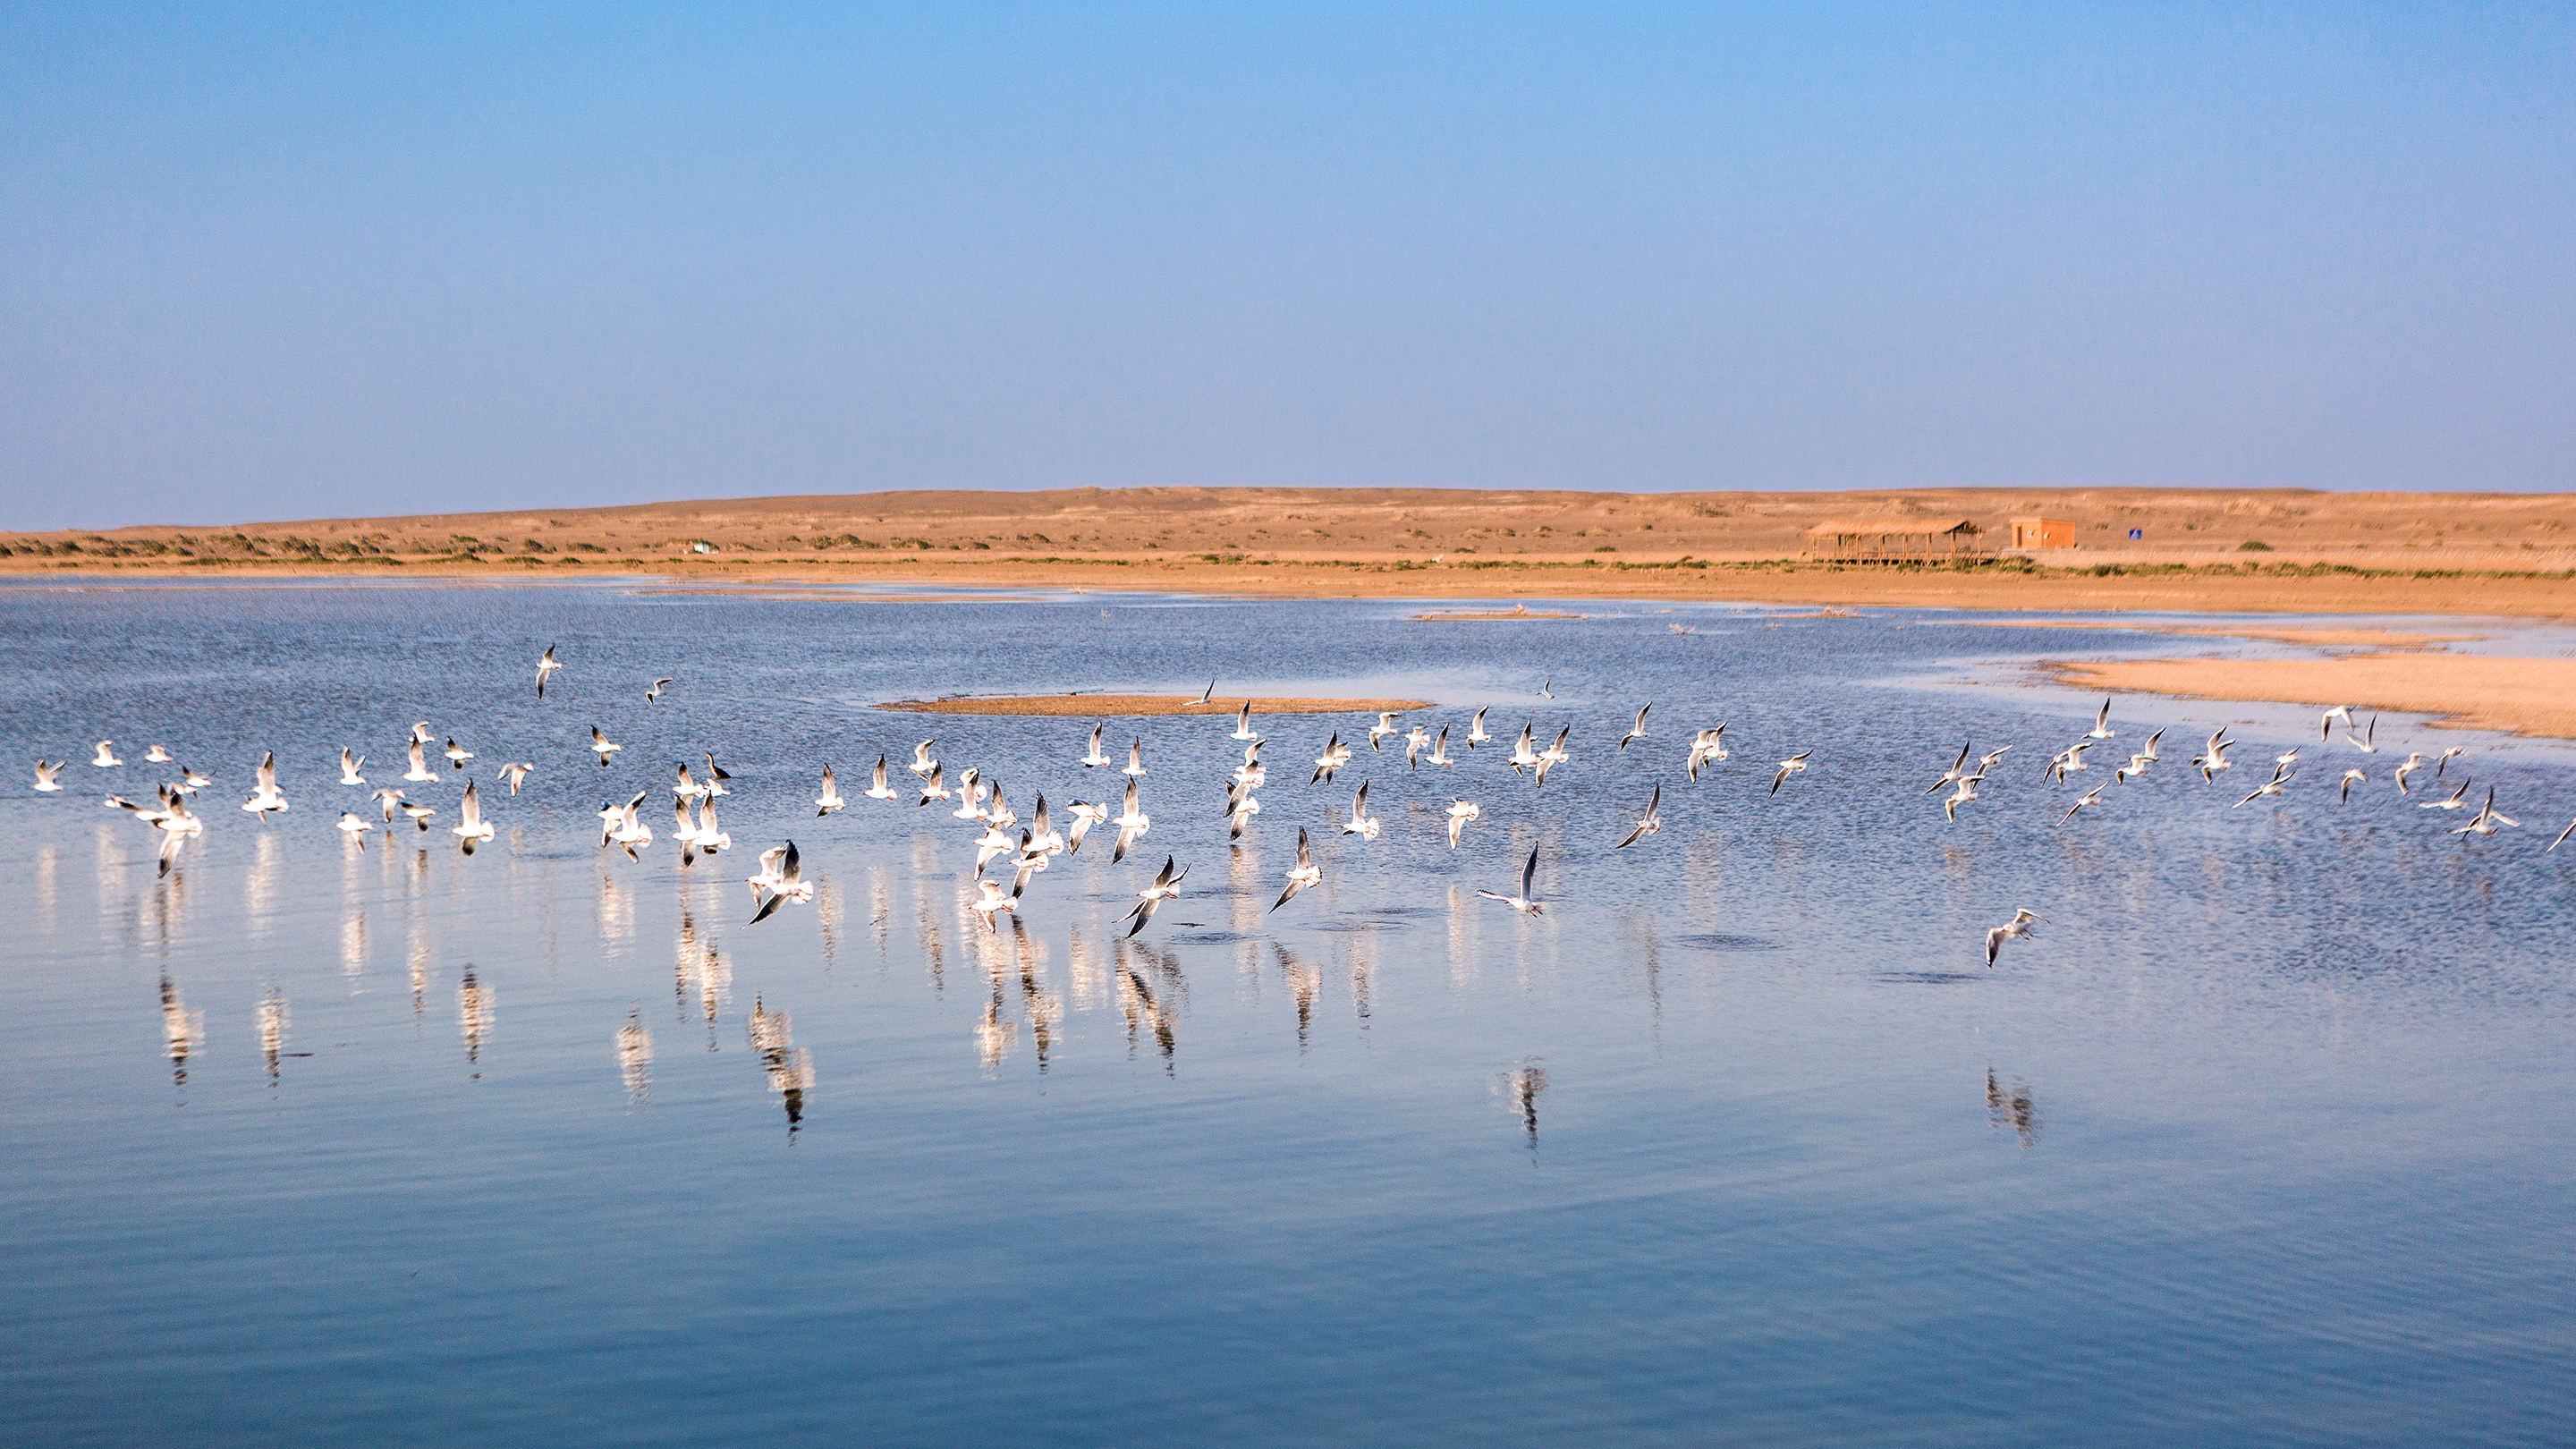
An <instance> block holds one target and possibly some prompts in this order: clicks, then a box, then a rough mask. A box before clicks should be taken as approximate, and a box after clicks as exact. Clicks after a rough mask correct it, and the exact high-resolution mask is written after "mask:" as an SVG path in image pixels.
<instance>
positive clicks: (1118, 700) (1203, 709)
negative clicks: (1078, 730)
mask: <svg viewBox="0 0 2576 1449" xmlns="http://www.w3.org/2000/svg"><path fill="white" fill-rule="evenodd" d="M1243 705H1244V700H1243V696H1241V695H1235V696H1233V697H1231V698H1219V699H1215V700H1211V701H1210V702H1208V703H1206V704H1201V703H1199V702H1198V698H1197V697H1196V696H1195V695H1183V694H1019V695H983V696H964V697H960V698H956V699H898V700H891V701H889V702H887V703H885V704H880V705H878V706H877V708H879V709H894V710H903V711H905V712H907V713H911V714H983V715H1042V716H1046V717H1049V718H1090V717H1093V716H1136V715H1166V714H1194V715H1200V716H1203V717H1205V718H1209V719H1215V718H1218V717H1220V716H1222V717H1224V718H1228V719H1231V718H1233V717H1234V715H1235V714H1236V712H1237V711H1239V710H1241V709H1242V708H1243ZM1431 707H1432V705H1431V702H1430V701H1429V700H1423V699H1300V698H1288V697H1275V698H1265V697H1263V696H1260V695H1255V696H1253V699H1252V717H1253V718H1254V719H1259V718H1261V717H1262V716H1263V715H1266V714H1381V713H1384V712H1387V711H1390V710H1392V711H1394V712H1396V713H1399V714H1409V713H1411V712H1413V711H1415V710H1423V709H1429V708H1431Z"/></svg>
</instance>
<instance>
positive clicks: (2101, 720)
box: [2084, 699, 2116, 740]
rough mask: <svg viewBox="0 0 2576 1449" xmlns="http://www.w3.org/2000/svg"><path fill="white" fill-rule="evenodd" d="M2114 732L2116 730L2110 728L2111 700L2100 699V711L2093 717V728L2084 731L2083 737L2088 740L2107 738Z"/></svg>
mask: <svg viewBox="0 0 2576 1449" xmlns="http://www.w3.org/2000/svg"><path fill="white" fill-rule="evenodd" d="M2115 733H2116V731H2114V730H2113V729H2112V728H2111V701H2110V700H2108V699H2104V700H2103V701H2102V712H2101V713H2100V714H2098V715H2095V716H2094V717H2093V728H2091V729H2089V730H2086V731H2085V732H2084V738H2086V739H2088V740H2107V739H2109V738H2111V737H2112V735H2113V734H2115Z"/></svg>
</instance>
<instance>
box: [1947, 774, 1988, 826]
mask: <svg viewBox="0 0 2576 1449" xmlns="http://www.w3.org/2000/svg"><path fill="white" fill-rule="evenodd" d="M1984 778H1986V772H1985V771H1983V770H1979V771H1978V772H1977V773H1975V774H1973V775H1961V776H1960V777H1959V788H1958V789H1956V790H1953V791H1951V792H1950V794H1949V795H1948V796H1947V797H1946V798H1945V799H1943V800H1942V801H1941V815H1942V818H1943V819H1945V820H1947V821H1948V822H1949V823H1950V824H1953V825H1956V824H1958V823H1959V807H1960V806H1962V805H1966V804H1969V803H1971V802H1972V801H1974V800H1976V799H1977V798H1978V797H1977V782H1978V781H1979V780H1982V779H1984Z"/></svg>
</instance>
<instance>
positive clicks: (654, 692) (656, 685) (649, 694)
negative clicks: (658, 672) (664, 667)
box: [644, 678, 671, 704]
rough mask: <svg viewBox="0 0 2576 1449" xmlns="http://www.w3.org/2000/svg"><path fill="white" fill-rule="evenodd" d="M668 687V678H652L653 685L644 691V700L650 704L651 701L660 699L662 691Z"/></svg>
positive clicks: (669, 685) (669, 684) (669, 683)
mask: <svg viewBox="0 0 2576 1449" xmlns="http://www.w3.org/2000/svg"><path fill="white" fill-rule="evenodd" d="M670 687H671V681H670V680H669V679H668V678H662V679H657V680H654V681H653V687H652V688H650V689H647V690H645V691H644V702H645V703H646V704H651V703H652V702H653V701H655V700H657V699H660V698H661V697H662V691H663V690H666V689H668V688H670Z"/></svg>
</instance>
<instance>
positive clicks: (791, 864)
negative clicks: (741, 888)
mask: <svg viewBox="0 0 2576 1449" xmlns="http://www.w3.org/2000/svg"><path fill="white" fill-rule="evenodd" d="M768 859H769V856H768V854H767V853H766V852H764V853H763V854H762V855H761V860H762V862H763V863H764V864H765V863H766V862H767V861H768ZM769 875H770V885H769V887H768V889H769V899H768V900H766V901H764V902H762V903H761V907H760V913H759V914H758V915H755V916H753V917H752V918H751V921H750V924H752V925H755V926H757V925H759V924H760V923H761V922H763V921H765V920H768V919H769V918H770V916H771V915H772V914H773V913H775V912H776V911H777V909H778V907H779V906H780V904H781V903H783V902H786V901H794V902H796V903H797V904H798V905H800V906H801V905H803V904H805V903H806V902H807V901H810V900H812V899H814V883H813V882H812V881H809V880H807V879H805V875H804V869H803V864H802V862H801V861H799V860H798V859H797V855H796V842H795V841H792V840H791V841H789V842H787V846H786V849H785V851H784V853H782V854H781V855H780V857H779V860H778V866H777V869H776V870H775V871H772V872H770V873H769Z"/></svg>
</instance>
